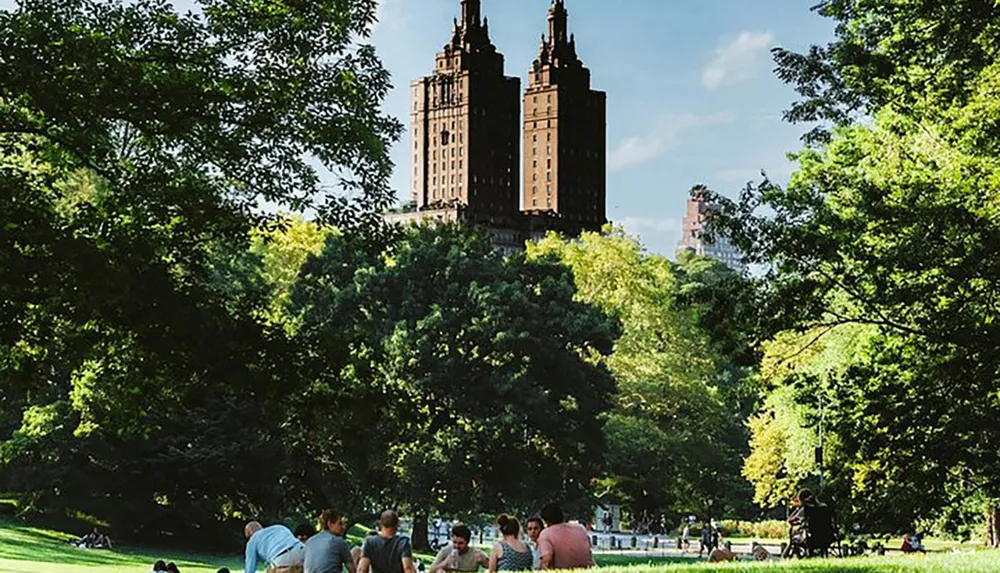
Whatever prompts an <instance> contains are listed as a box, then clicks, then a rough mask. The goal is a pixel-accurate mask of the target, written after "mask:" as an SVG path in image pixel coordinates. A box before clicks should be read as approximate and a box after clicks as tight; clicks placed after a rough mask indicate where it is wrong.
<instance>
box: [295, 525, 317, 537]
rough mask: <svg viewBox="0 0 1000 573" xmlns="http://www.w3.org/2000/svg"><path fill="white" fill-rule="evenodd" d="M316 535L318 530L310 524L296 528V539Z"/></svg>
mask: <svg viewBox="0 0 1000 573" xmlns="http://www.w3.org/2000/svg"><path fill="white" fill-rule="evenodd" d="M314 533H316V528H315V527H313V526H311V525H309V524H308V523H303V524H301V525H299V526H298V527H296V528H295V537H312V536H313V534H314Z"/></svg>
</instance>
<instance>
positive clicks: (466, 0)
mask: <svg viewBox="0 0 1000 573" xmlns="http://www.w3.org/2000/svg"><path fill="white" fill-rule="evenodd" d="M481 13H482V6H481V0H462V27H463V28H465V29H466V30H475V29H477V28H479V25H480V24H479V23H480V22H481V20H480V18H479V16H480V14H481Z"/></svg>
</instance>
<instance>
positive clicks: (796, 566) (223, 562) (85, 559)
mask: <svg viewBox="0 0 1000 573" xmlns="http://www.w3.org/2000/svg"><path fill="white" fill-rule="evenodd" d="M351 533H352V534H353V535H352V537H356V536H357V537H360V536H359V535H358V534H361V535H363V534H364V532H363V531H362V530H352V532H351ZM69 538H70V535H69V534H66V533H62V532H58V531H53V530H49V529H43V528H38V527H31V526H29V525H25V524H22V523H19V522H16V521H13V520H10V519H0V573H105V572H108V573H142V572H145V571H149V569H150V567H151V566H152V564H153V562H155V561H156V560H157V559H163V560H165V561H174V562H175V563H177V565H178V567H179V568H180V569H181V570H182V571H184V573H205V572H208V573H214V572H215V571H216V570H217V569H218V568H219V567H229V568H230V569H232V570H233V571H240V570H242V569H241V567H240V564H241V560H242V555H241V554H240V553H239V549H238V548H233V552H232V553H231V554H228V555H218V554H217V555H212V554H205V553H185V552H178V551H159V550H154V549H149V548H141V547H128V546H123V547H116V548H115V550H114V551H104V550H84V549H76V548H74V547H71V546H69V545H67V544H66V540H67V539H69ZM422 557H423V558H424V560H425V562H426V561H427V559H426V557H427V556H422ZM597 560H598V563H599V564H600V565H601V571H602V573H619V572H620V573H663V572H669V573H710V572H711V573H720V572H744V571H746V572H749V571H765V572H773V573H786V572H787V573H994V572H996V571H1000V551H977V552H963V553H939V554H932V555H930V556H896V557H861V558H855V559H830V560H813V561H789V562H783V563H769V564H759V563H754V562H741V563H735V564H722V565H710V564H707V563H705V562H704V561H700V562H696V561H692V560H689V559H688V560H683V562H681V560H680V559H678V558H673V559H671V558H667V559H656V560H655V564H649V562H650V561H651V559H650V558H646V557H628V556H622V555H599V556H598V558H597Z"/></svg>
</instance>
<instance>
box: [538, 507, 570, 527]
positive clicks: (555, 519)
mask: <svg viewBox="0 0 1000 573" xmlns="http://www.w3.org/2000/svg"><path fill="white" fill-rule="evenodd" d="M542 519H544V520H545V523H547V524H549V525H555V524H557V523H562V522H563V520H564V519H565V517H564V516H563V512H562V509H561V508H560V507H559V504H558V503H549V504H546V506H545V507H543V508H542Z"/></svg>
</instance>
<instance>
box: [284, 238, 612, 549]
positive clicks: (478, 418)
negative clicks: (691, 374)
mask: <svg viewBox="0 0 1000 573" xmlns="http://www.w3.org/2000/svg"><path fill="white" fill-rule="evenodd" d="M575 293H576V289H575V286H574V283H573V280H572V276H571V274H570V272H569V270H568V269H566V268H565V267H563V266H561V265H559V264H554V263H551V262H547V261H533V262H527V261H525V260H524V259H523V257H520V256H510V257H505V256H503V255H502V254H500V253H498V252H497V251H495V250H494V249H493V247H492V245H491V243H490V240H489V238H488V237H487V236H485V235H481V234H479V233H478V232H474V231H470V230H468V229H466V228H463V227H452V226H444V227H440V228H413V229H410V230H408V231H407V232H406V234H405V236H404V237H403V239H402V241H401V242H400V243H399V244H398V245H396V246H395V247H394V248H392V249H391V250H389V251H388V252H376V251H371V250H369V251H366V250H365V248H364V247H363V246H359V245H358V244H356V243H354V242H353V240H352V239H350V238H347V237H332V238H330V240H329V241H328V243H327V247H326V249H325V250H324V251H323V253H322V254H321V255H320V256H319V257H316V258H315V259H312V260H310V261H309V262H308V263H307V266H306V269H305V270H304V273H303V275H302V278H301V280H300V282H299V284H298V285H297V287H296V293H295V301H296V303H297V306H296V308H297V312H298V313H299V316H301V320H302V329H301V337H302V338H301V340H302V343H303V345H304V346H306V347H308V348H311V349H313V350H314V351H316V352H317V358H318V359H319V363H317V364H316V365H315V366H316V367H315V370H312V371H311V372H312V373H311V375H310V376H311V377H313V378H312V379H313V380H314V382H313V383H312V384H311V387H310V392H314V393H318V394H322V395H325V396H328V398H329V402H326V403H324V404H327V405H328V407H329V409H326V407H325V406H324V405H322V404H321V405H320V406H319V407H318V408H316V407H314V408H307V409H306V411H303V412H301V413H300V414H298V415H296V416H295V419H296V423H297V424H298V427H299V428H301V430H302V432H303V434H304V435H309V436H312V438H311V439H309V440H308V441H306V440H303V441H304V443H306V442H308V445H309V448H310V449H309V451H308V453H307V454H306V455H305V456H304V457H305V458H307V459H312V460H315V462H314V464H315V465H316V472H317V474H318V475H326V474H328V473H336V472H340V471H341V470H340V468H341V467H346V468H349V469H350V470H351V473H352V475H353V476H354V477H355V478H357V479H358V480H359V482H358V483H356V484H354V485H353V489H352V491H355V492H357V495H358V499H369V500H370V503H371V504H372V505H374V504H375V503H379V502H385V501H386V500H394V501H395V502H396V503H398V504H400V505H403V506H405V507H408V508H410V510H411V511H412V512H413V513H414V515H415V516H416V517H417V520H418V523H417V528H418V531H417V533H416V535H417V542H418V544H422V543H423V542H425V541H426V538H425V535H426V531H419V530H420V529H421V527H425V526H426V517H427V516H428V514H429V513H430V512H432V511H440V512H444V513H447V514H449V515H458V514H462V513H474V512H484V511H487V512H489V511H492V512H499V511H504V510H508V511H509V510H518V509H519V510H522V511H529V510H531V509H537V507H538V505H539V504H540V503H544V501H545V500H546V499H549V498H551V499H562V500H565V501H569V502H573V501H576V500H578V499H580V498H581V497H582V496H584V495H586V493H587V491H588V489H589V481H590V479H591V478H592V477H593V476H595V475H597V472H598V471H599V464H600V461H601V460H602V456H603V450H604V448H603V445H604V441H603V435H602V432H601V422H600V415H601V414H602V413H603V412H604V411H605V410H607V409H608V407H609V406H610V395H611V394H612V392H613V391H614V382H613V379H612V378H611V376H610V374H609V373H608V371H607V369H606V368H605V366H604V365H603V361H602V357H603V356H605V355H606V354H608V353H609V352H610V350H611V346H612V344H613V341H614V339H615V337H616V335H617V329H616V325H615V323H614V321H612V320H610V319H608V318H607V317H606V316H605V315H604V313H603V312H601V311H600V310H599V309H597V308H595V307H593V306H590V305H587V304H584V303H582V302H578V301H576V300H574V295H575ZM345 343H346V344H345ZM340 348H349V349H350V355H349V356H346V357H344V358H345V360H344V363H343V365H341V366H339V367H338V363H337V360H334V361H333V362H332V363H331V362H329V361H328V359H329V357H330V354H329V353H328V351H330V352H334V351H336V350H335V349H340ZM304 363H306V364H308V360H304ZM309 402H311V403H315V402H314V400H313V399H312V398H310V400H309ZM331 410H335V411H338V412H339V414H337V416H338V417H339V418H342V419H343V421H344V424H346V427H344V426H343V425H339V424H330V423H329V421H328V418H329V415H330V411H331ZM324 426H325V429H324ZM331 430H332V431H333V432H335V433H338V434H341V437H340V438H339V439H338V438H337V437H336V436H333V435H329V431H331ZM344 435H348V436H352V438H351V439H352V440H357V441H358V443H357V444H355V445H352V446H347V448H345V449H342V450H335V449H332V448H331V447H330V445H331V443H333V442H334V441H336V440H339V441H340V442H343V441H344V437H343V436H344ZM328 440H329V441H328ZM324 452H326V453H327V455H324ZM331 452H338V453H339V454H340V456H339V457H338V456H333V459H330V457H331V456H330V455H329V453H331ZM327 460H329V461H327ZM421 534H423V535H421Z"/></svg>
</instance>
